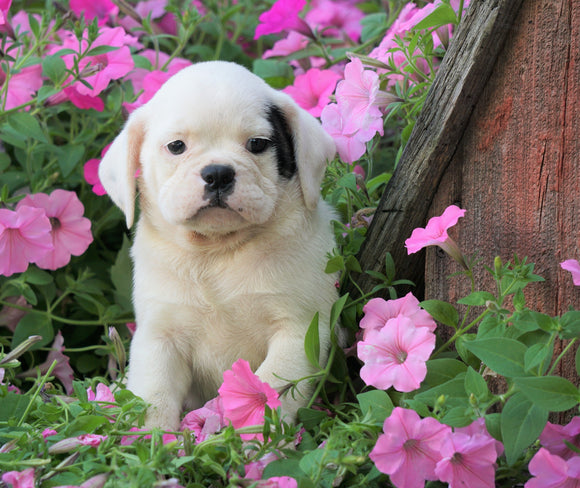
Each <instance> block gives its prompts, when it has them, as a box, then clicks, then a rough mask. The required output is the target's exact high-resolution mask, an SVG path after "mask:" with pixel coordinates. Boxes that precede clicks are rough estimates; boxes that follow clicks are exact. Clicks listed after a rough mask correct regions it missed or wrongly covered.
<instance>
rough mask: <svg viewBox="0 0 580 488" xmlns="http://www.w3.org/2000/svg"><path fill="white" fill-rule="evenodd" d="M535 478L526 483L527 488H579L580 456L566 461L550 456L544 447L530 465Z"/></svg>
mask: <svg viewBox="0 0 580 488" xmlns="http://www.w3.org/2000/svg"><path fill="white" fill-rule="evenodd" d="M528 469H529V471H530V473H531V474H532V475H534V478H532V479H531V480H529V481H528V482H526V484H525V485H524V486H525V488H579V487H580V456H578V455H577V456H575V457H573V458H570V459H568V460H564V459H562V458H561V457H559V456H556V455H555V454H550V452H549V451H548V450H547V449H544V448H543V447H542V448H541V449H540V450H539V451H538V452H537V453H536V455H535V456H534V457H533V458H532V460H531V461H530V463H529V465H528Z"/></svg>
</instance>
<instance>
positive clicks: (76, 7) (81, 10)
mask: <svg viewBox="0 0 580 488" xmlns="http://www.w3.org/2000/svg"><path fill="white" fill-rule="evenodd" d="M69 6H70V9H71V10H72V11H73V12H74V14H75V15H76V16H77V17H80V16H81V15H84V16H85V19H86V20H87V21H89V22H90V21H92V20H93V19H94V18H97V19H99V25H105V24H106V23H107V21H108V20H109V19H110V18H113V17H115V16H116V15H118V14H119V7H117V5H115V4H114V3H113V2H112V1H111V0H70V3H69Z"/></svg>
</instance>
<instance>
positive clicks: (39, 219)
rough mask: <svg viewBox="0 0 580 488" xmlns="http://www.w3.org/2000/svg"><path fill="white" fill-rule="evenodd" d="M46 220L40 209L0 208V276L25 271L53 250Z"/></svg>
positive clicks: (48, 224)
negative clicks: (14, 209)
mask: <svg viewBox="0 0 580 488" xmlns="http://www.w3.org/2000/svg"><path fill="white" fill-rule="evenodd" d="M50 229H51V225H50V221H49V219H48V218H47V216H46V212H45V211H44V210H43V209H39V208H33V207H30V206H26V205H20V206H19V207H17V211H12V210H8V209H4V208H3V209H0V274H2V275H4V276H11V275H13V274H14V273H22V272H24V271H26V269H27V268H28V264H29V263H36V262H38V261H40V260H41V259H43V258H44V257H45V256H46V255H47V254H48V253H49V252H51V251H52V250H53V249H54V246H53V243H52V238H51V234H50Z"/></svg>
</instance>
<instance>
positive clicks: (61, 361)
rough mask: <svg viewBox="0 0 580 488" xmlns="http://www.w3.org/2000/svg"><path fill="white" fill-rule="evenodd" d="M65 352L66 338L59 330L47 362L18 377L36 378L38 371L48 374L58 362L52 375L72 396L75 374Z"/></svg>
mask: <svg viewBox="0 0 580 488" xmlns="http://www.w3.org/2000/svg"><path fill="white" fill-rule="evenodd" d="M63 351H64V338H63V336H62V333H61V331H60V330H59V331H58V333H57V334H56V336H55V338H54V342H53V343H52V346H51V348H50V351H49V353H48V356H47V357H46V360H45V361H44V362H43V363H42V364H39V365H38V366H36V367H34V368H32V369H29V370H28V371H24V372H22V373H19V374H18V376H19V377H23V378H29V377H35V378H36V376H37V372H38V371H40V374H46V373H47V372H48V370H49V369H50V367H51V366H52V363H53V362H54V361H56V366H55V367H54V369H53V370H52V374H53V375H54V376H55V377H56V378H58V379H59V381H60V382H61V383H62V385H63V386H64V389H65V391H66V393H67V395H70V394H71V393H72V391H73V379H74V372H73V369H72V368H71V365H70V358H69V357H68V356H67V355H65V354H64V352H63Z"/></svg>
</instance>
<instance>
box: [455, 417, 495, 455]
mask: <svg viewBox="0 0 580 488" xmlns="http://www.w3.org/2000/svg"><path fill="white" fill-rule="evenodd" d="M454 432H455V433H457V434H466V435H469V436H474V435H483V436H485V437H488V438H489V439H493V440H494V442H495V450H496V452H497V456H498V457H499V456H501V455H502V454H503V451H504V447H503V444H502V443H501V442H500V441H498V440H496V439H494V438H493V437H492V436H491V435H490V434H489V432H488V431H487V427H486V426H485V419H484V418H483V417H479V418H478V419H476V420H474V421H473V422H471V424H469V425H467V426H466V427H457V428H455V429H454Z"/></svg>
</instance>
